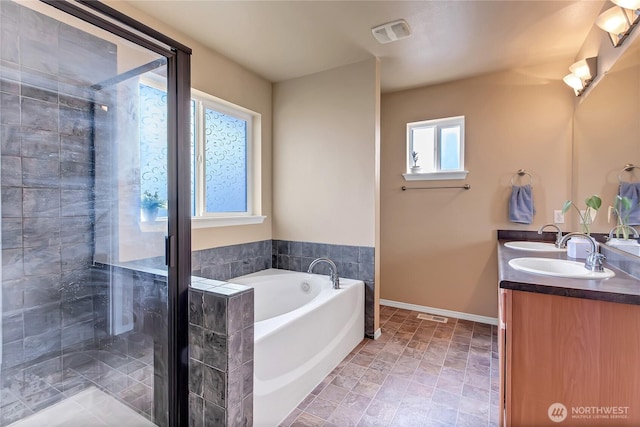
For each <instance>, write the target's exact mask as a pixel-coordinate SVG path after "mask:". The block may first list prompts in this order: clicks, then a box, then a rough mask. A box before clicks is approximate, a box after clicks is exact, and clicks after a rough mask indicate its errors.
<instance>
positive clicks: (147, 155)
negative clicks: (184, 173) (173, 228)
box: [139, 84, 167, 217]
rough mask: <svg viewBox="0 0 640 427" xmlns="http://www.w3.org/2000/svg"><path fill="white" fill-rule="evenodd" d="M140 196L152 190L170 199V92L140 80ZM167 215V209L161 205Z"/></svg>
mask: <svg viewBox="0 0 640 427" xmlns="http://www.w3.org/2000/svg"><path fill="white" fill-rule="evenodd" d="M139 90H140V94H139V95H140V96H139V99H140V101H139V102H140V104H139V105H140V120H139V126H140V129H139V132H140V198H142V196H143V195H144V194H145V192H148V193H150V194H156V193H157V194H158V197H159V198H160V200H167V94H166V93H165V92H164V91H162V90H160V89H156V88H154V87H151V86H147V85H144V84H140V88H139ZM158 216H160V217H166V216H167V210H166V209H159V210H158Z"/></svg>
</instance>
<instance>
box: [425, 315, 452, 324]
mask: <svg viewBox="0 0 640 427" xmlns="http://www.w3.org/2000/svg"><path fill="white" fill-rule="evenodd" d="M418 319H421V320H431V321H432V322H438V323H447V322H448V321H449V318H448V317H442V316H434V315H433V314H418Z"/></svg>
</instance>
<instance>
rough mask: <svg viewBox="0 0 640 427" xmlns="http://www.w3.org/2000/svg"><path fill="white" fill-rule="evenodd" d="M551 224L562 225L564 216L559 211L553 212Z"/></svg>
mask: <svg viewBox="0 0 640 427" xmlns="http://www.w3.org/2000/svg"><path fill="white" fill-rule="evenodd" d="M553 222H554V223H555V224H564V214H563V213H562V211H561V210H555V211H553Z"/></svg>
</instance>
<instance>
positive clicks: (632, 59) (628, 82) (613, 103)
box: [567, 38, 640, 233]
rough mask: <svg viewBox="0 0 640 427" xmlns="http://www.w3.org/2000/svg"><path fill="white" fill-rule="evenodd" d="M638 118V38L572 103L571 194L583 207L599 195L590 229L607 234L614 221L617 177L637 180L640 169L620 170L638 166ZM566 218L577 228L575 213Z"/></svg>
mask: <svg viewBox="0 0 640 427" xmlns="http://www.w3.org/2000/svg"><path fill="white" fill-rule="evenodd" d="M639 119H640V38H639V39H636V40H634V42H633V44H632V45H630V46H629V47H628V48H627V51H626V52H624V53H623V54H622V56H621V57H620V58H619V59H618V61H617V62H616V63H615V64H614V65H613V67H612V68H611V70H610V71H609V72H608V73H607V74H606V75H605V76H604V77H603V78H602V79H601V80H600V81H599V82H598V84H597V85H596V86H594V87H592V88H591V89H590V90H589V91H588V92H587V93H586V94H585V97H584V98H583V99H578V101H577V103H576V108H575V112H574V135H573V172H572V173H573V176H572V183H573V185H572V194H571V197H572V200H573V201H574V202H575V203H576V205H578V207H580V208H581V209H584V200H585V199H586V198H588V197H590V196H591V195H593V194H597V195H599V196H600V197H601V198H602V207H601V208H600V210H599V211H598V215H597V217H596V219H595V221H594V223H593V224H592V226H591V231H592V232H598V233H608V232H609V230H611V229H612V228H613V227H614V226H615V225H616V219H615V218H614V217H612V218H611V222H608V220H607V219H608V218H607V216H608V215H607V211H608V207H609V206H611V205H613V204H614V202H615V196H616V194H618V188H619V185H620V182H619V177H620V179H621V180H623V181H633V182H640V169H633V170H631V171H629V172H627V171H624V166H625V165H626V164H628V163H632V164H634V165H636V166H639V167H640V120H639ZM639 185H640V184H639ZM570 219H571V220H569V219H567V223H568V225H569V227H570V228H569V229H572V230H579V229H580V224H578V222H577V221H578V220H577V214H575V213H574V212H572V213H571V217H570ZM636 224H638V223H637V222H636ZM631 225H633V222H632V223H631ZM636 228H639V227H636Z"/></svg>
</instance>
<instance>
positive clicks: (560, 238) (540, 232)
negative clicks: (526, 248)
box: [538, 224, 562, 248]
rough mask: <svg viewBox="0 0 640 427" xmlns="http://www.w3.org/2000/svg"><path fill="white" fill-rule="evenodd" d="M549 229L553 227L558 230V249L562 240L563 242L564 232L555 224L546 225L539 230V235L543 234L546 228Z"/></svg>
mask: <svg viewBox="0 0 640 427" xmlns="http://www.w3.org/2000/svg"><path fill="white" fill-rule="evenodd" d="M547 227H553V228H555V229H556V230H558V234H556V248H559V247H560V240H562V230H560V227H558V226H557V225H555V224H545V225H543V226H542V227H540V228H539V229H538V234H542V232H543V231H544V229H545V228H547Z"/></svg>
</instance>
